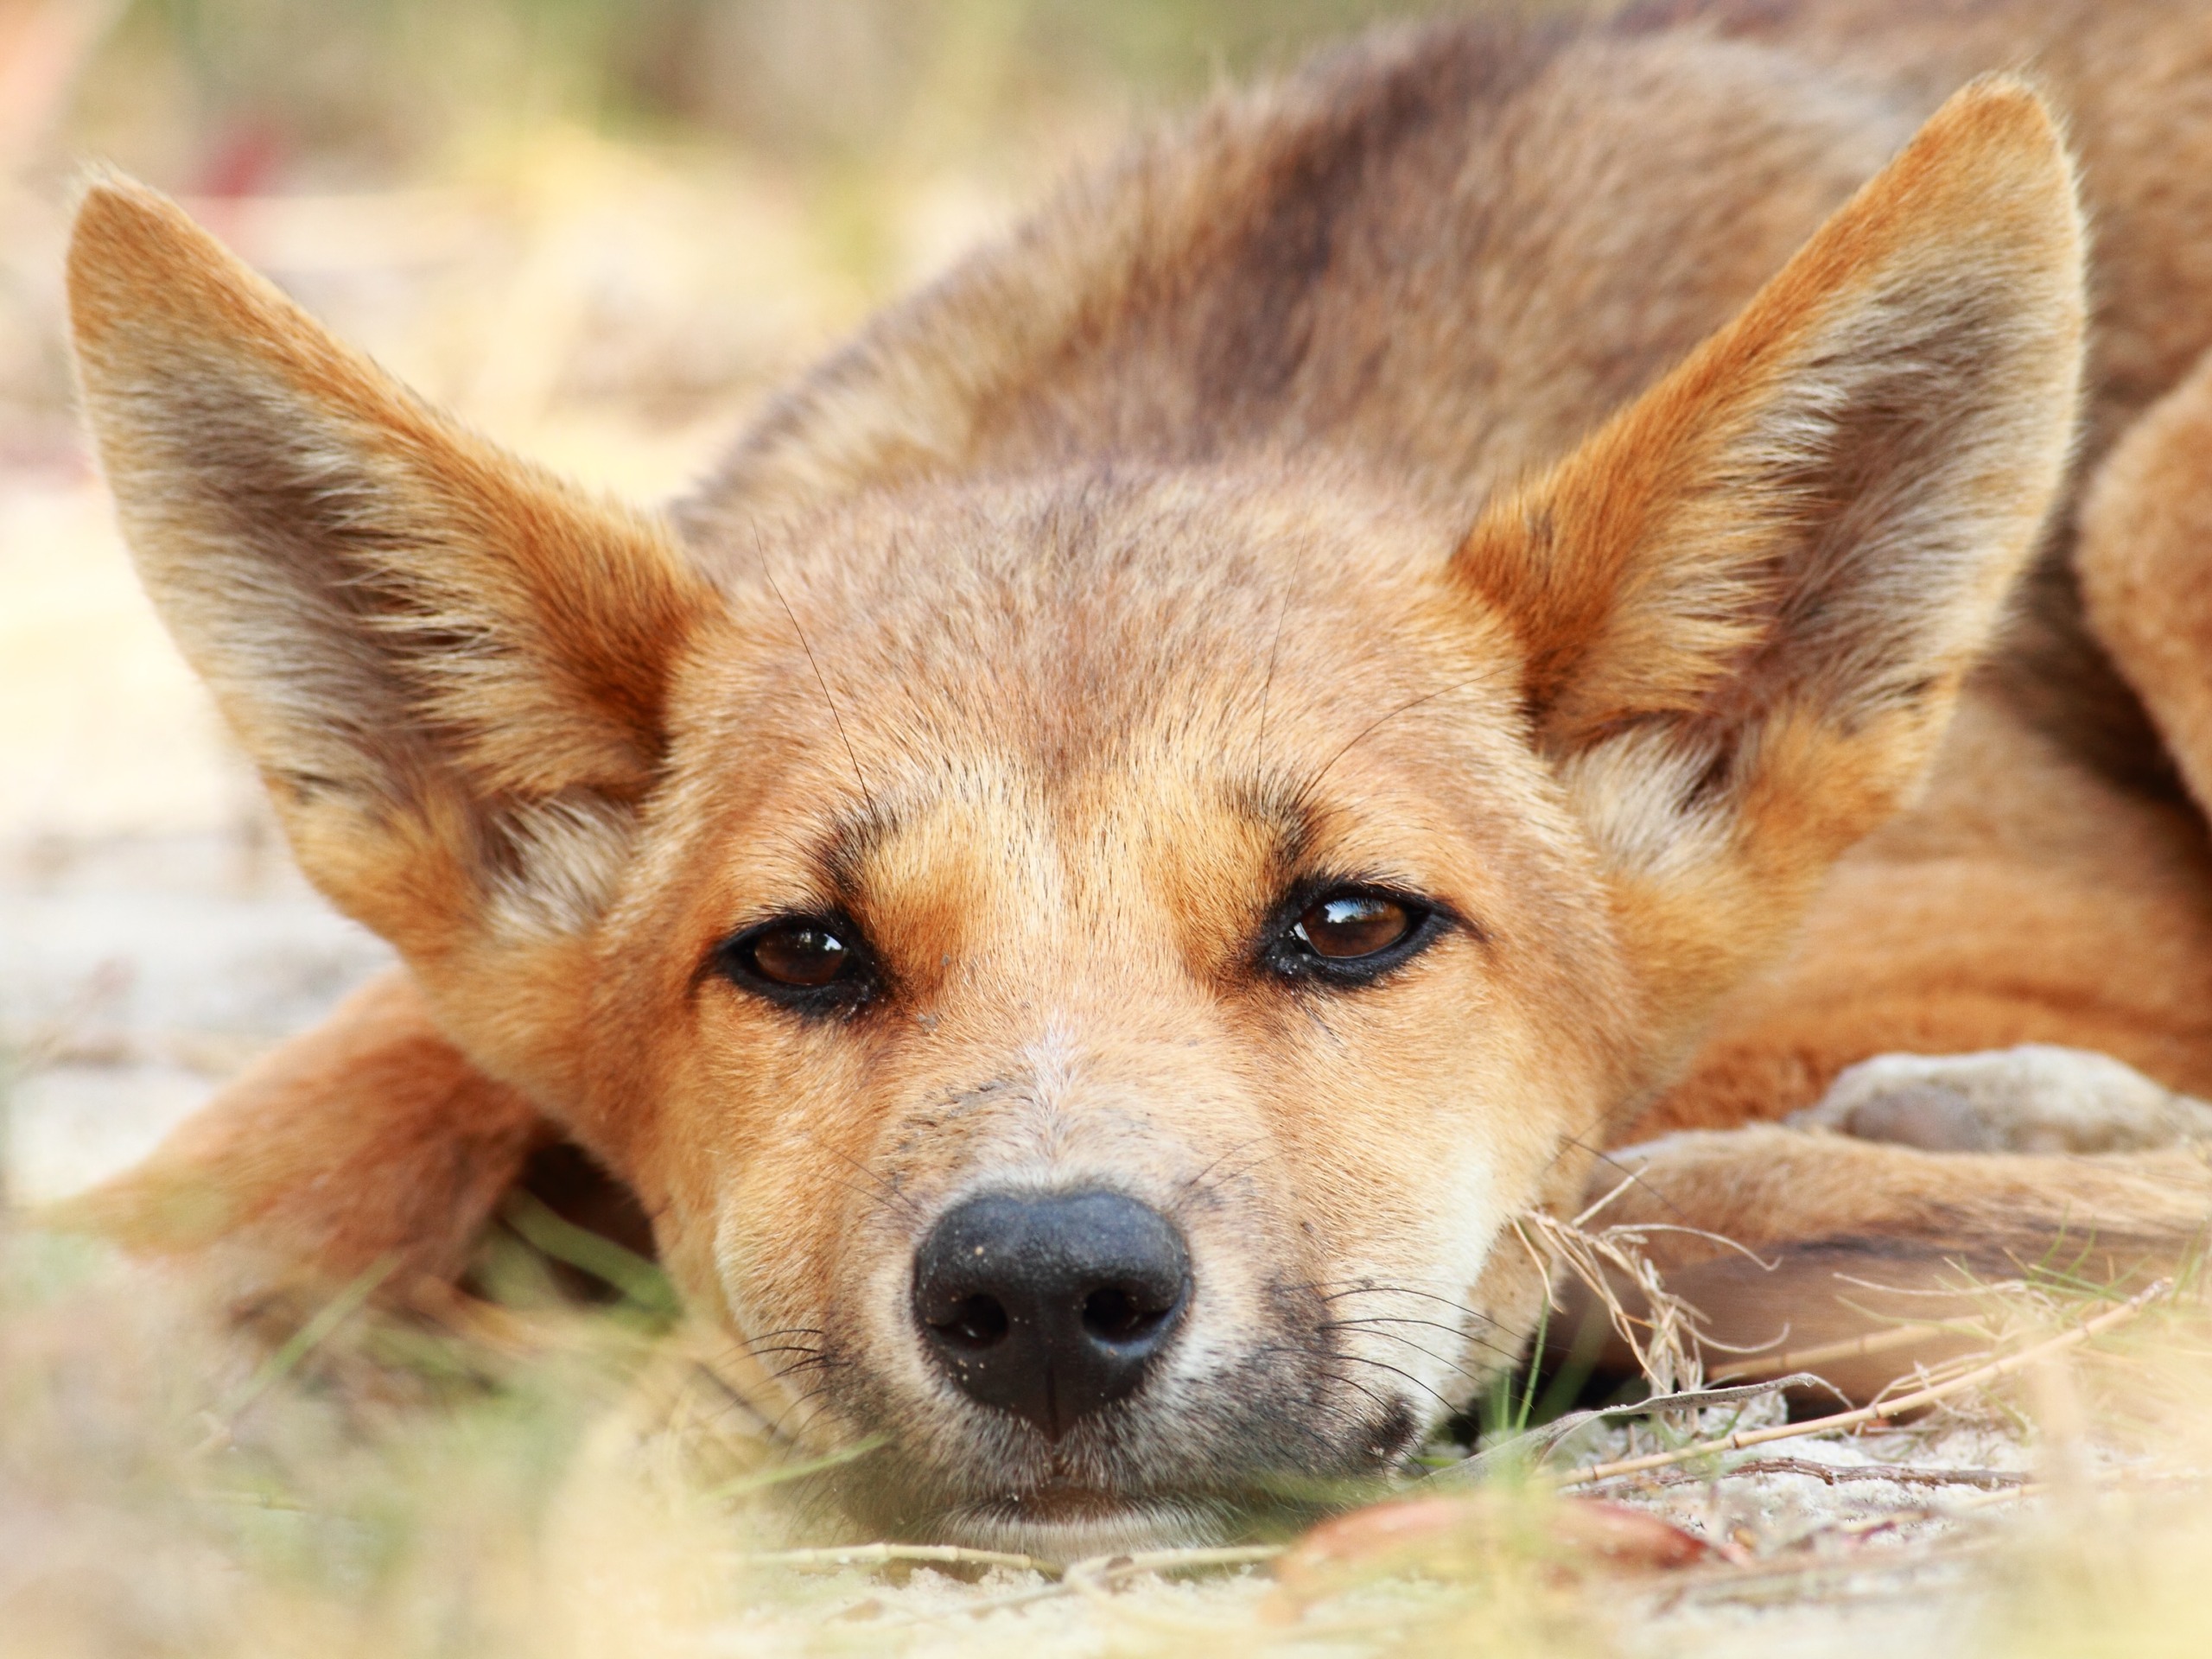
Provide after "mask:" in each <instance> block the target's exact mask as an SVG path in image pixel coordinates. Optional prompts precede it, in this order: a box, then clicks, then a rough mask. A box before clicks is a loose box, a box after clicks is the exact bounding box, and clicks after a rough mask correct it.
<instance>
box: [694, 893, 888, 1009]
mask: <svg viewBox="0 0 2212 1659" xmlns="http://www.w3.org/2000/svg"><path fill="white" fill-rule="evenodd" d="M714 965H715V969H716V970H717V971H718V972H720V973H721V975H722V976H723V977H724V978H726V979H728V980H729V981H730V982H731V983H733V984H734V985H737V986H739V987H740V988H742V989H745V990H748V991H752V992H753V993H754V994H755V995H760V996H765V997H766V998H767V999H768V1000H769V1001H773V1002H780V1003H782V1004H784V1005H785V1007H796V1008H799V1009H803V1010H805V1011H809V1012H817V1013H826V1012H828V1011H829V1010H831V1009H833V1008H837V1007H852V1006H854V1005H856V1004H858V1003H860V1002H862V1001H866V1000H867V998H868V995H869V994H870V993H871V992H872V991H873V990H874V977H873V975H872V974H871V972H870V970H869V965H868V953H867V951H866V950H865V949H864V948H863V947H862V945H861V942H860V931H859V930H858V929H857V928H855V927H854V926H853V925H852V924H851V923H849V922H847V921H844V920H842V918H836V917H829V916H783V917H779V918H776V919H775V920H774V921H772V922H763V923H761V924H760V925H759V926H757V927H748V928H747V929H746V930H745V931H743V932H742V933H739V934H737V935H735V936H734V937H733V938H728V939H725V940H723V941H722V942H721V944H718V945H716V946H715V957H714Z"/></svg>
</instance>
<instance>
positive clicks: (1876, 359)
mask: <svg viewBox="0 0 2212 1659" xmlns="http://www.w3.org/2000/svg"><path fill="white" fill-rule="evenodd" d="M2082 311H2083V302H2082V237H2081V228H2080V219H2079V215H2078V213H2077V211H2076V208H2075V199H2074V190H2073V181H2072V175H2071V173H2070V170H2069V166H2068V163H2067V159H2066V156H2065V154H2064V151H2063V149H2062V147H2061V144H2060V142H2059V139H2058V136H2057V134H2056V131H2055V130H2054V129H2053V126H2052V124H2051V120H2050V116H2049V114H2048V112H2047V111H2045V110H2044V106H2043V105H2042V104H2041V102H2040V101H2039V100H2038V99H2037V98H2036V96H2035V94H2034V93H2033V92H2030V91H2029V90H2028V89H2027V88H2025V87H2024V86H2021V85H2020V84H2019V83H2018V82H2015V81H2011V80H2005V79H1987V80H1984V81H1981V82H1978V83H1976V84H1975V85H1974V86H1969V87H1968V88H1967V89H1966V90H1965V91H1963V92H1960V93H1959V94H1958V95H1957V96H1956V97H1955V98H1953V99H1951V100H1950V102H1949V103H1948V104H1946V105H1944V106H1943V108H1942V110H1941V111H1938V112H1937V113H1936V116H1935V118H1933V119H1931V120H1930V121H1929V124H1927V126H1926V127H1925V128H1923V130H1922V131H1921V133H1920V134H1919V136H1918V137H1916V138H1915V139H1914V140H1913V142H1912V143H1911V144H1910V146H1908V147H1907V148H1906V149H1905V150H1904V152H1903V153H1902V154H1901V155H1900V156H1898V157H1897V159H1896V161H1894V162H1891V165H1890V166H1889V167H1888V168H1885V170H1884V171H1883V172H1882V173H1881V174H1880V175H1878V176H1877V177H1876V178H1875V179H1873V180H1872V181H1871V182H1870V183H1868V184H1867V185H1866V187H1865V188H1863V189H1862V190H1860V191H1859V194H1857V195H1856V196H1855V197H1854V198H1853V200H1851V201H1849V202H1848V203H1847V204H1846V205H1845V206H1844V207H1842V208H1841V209H1840V210H1839V211H1838V212H1837V213H1835V215H1834V217H1833V218H1832V219H1829V220H1828V222H1827V225H1825V226H1823V227H1822V228H1821V231H1820V232H1818V233H1817V234H1816V235H1815V237H1814V238H1813V239H1812V241H1811V242H1810V243H1809V244H1808V245H1807V246H1806V247H1805V248H1804V249H1803V251H1801V252H1800V253H1799V254H1798V255H1797V256H1796V258H1794V259H1792V260H1791V261H1790V263H1789V265H1788V266H1787V267H1785V268H1784V269H1783V271H1782V272H1781V274H1780V275H1779V276H1777V277H1775V278H1774V279H1773V281H1771V282H1770V283H1768V284H1767V286H1766V287H1765V288H1764V289H1762V290H1761V292H1760V293H1759V294H1758V296H1757V297H1756V298H1755V299H1754V300H1753V301H1752V302H1751V305H1750V306H1749V307H1748V308H1746V309H1745V311H1744V312H1743V314H1742V315H1739V316H1738V318H1737V319H1736V320H1735V321H1733V322H1732V323H1731V324H1730V325H1728V326H1727V327H1725V328H1723V329H1722V330H1721V331H1720V332H1719V334H1716V335H1714V336H1713V338H1712V339H1710V340H1707V342H1706V343H1705V344H1704V345H1703V346H1700V348H1699V349H1698V350H1697V351H1696V352H1694V353H1692V354H1691V356H1690V357H1689V358H1688V360H1686V361H1685V362H1684V363H1682V364H1681V365H1680V367H1678V368H1677V369H1676V370H1675V372H1672V373H1671V374H1669V376H1668V377H1667V378H1665V379H1664V380H1663V381H1662V382H1661V383H1660V384H1659V385H1657V386H1656V387H1655V388H1654V389H1653V390H1652V391H1649V393H1648V394H1646V395H1645V396H1644V397H1642V398H1640V399H1638V400H1637V402H1636V403H1635V404H1631V405H1630V407H1629V408H1628V409H1627V410H1624V412H1622V413H1621V414H1620V415H1619V416H1617V417H1616V418H1615V419H1613V420H1612V421H1611V423H1608V424H1607V425H1606V426H1605V427H1604V428H1602V429H1600V430H1599V431H1598V432H1597V433H1596V434H1595V435H1592V437H1591V438H1590V439H1589V440H1588V441H1586V442H1585V443H1583V444H1582V445H1581V447H1580V448H1578V449H1577V450H1575V451H1574V452H1573V454H1570V455H1569V456H1568V457H1567V459H1566V460H1565V461H1563V462H1561V463H1560V465H1559V466H1558V467H1555V468H1554V469H1553V471H1552V472H1551V473H1550V474H1549V475H1548V476H1547V477H1544V478H1542V479H1541V480H1538V481H1536V482H1535V483H1534V484H1532V485H1530V486H1527V487H1525V488H1523V489H1522V490H1520V491H1517V492H1516V493H1514V494H1513V495H1512V496H1511V497H1510V498H1509V499H1504V500H1503V501H1501V502H1499V503H1497V504H1496V505H1494V506H1493V507H1491V509H1490V510H1488V511H1487V512H1485V513H1484V516H1483V518H1482V519H1481V521H1480V522H1479V524H1478V526H1477V527H1476V529H1475V530H1474V531H1473V533H1472V534H1471V536H1470V537H1468V539H1467V541H1466V543H1465V545H1464V546H1463V547H1462V548H1461V549H1460V550H1459V553H1458V554H1457V556H1456V557H1455V559H1454V563H1453V574H1454V575H1455V577H1456V578H1457V579H1458V580H1459V581H1460V582H1464V583H1465V585H1466V586H1467V587H1468V588H1471V589H1473V590H1474V591H1475V592H1476V593H1477V594H1479V595H1480V596H1481V597H1482V598H1483V600H1484V601H1485V602H1486V603H1487V604H1488V605H1489V606H1490V607H1491V608H1492V609H1494V610H1495V611H1496V612H1497V613H1499V614H1501V615H1502V616H1503V617H1504V618H1505V619H1506V620H1507V621H1508V622H1509V624H1510V626H1512V627H1513V628H1514V629H1515V630H1516V632H1517V633H1518V634H1519V636H1520V638H1521V639H1522V643H1523V645H1524V647H1525V649H1526V652H1527V664H1528V667H1527V673H1526V682H1525V683H1526V697H1527V705H1528V708H1529V714H1530V720H1531V726H1532V728H1533V731H1534V733H1535V739H1536V741H1537V743H1538V745H1539V746H1540V747H1541V749H1542V750H1543V751H1544V752H1545V753H1547V755H1548V757H1549V758H1550V759H1551V760H1552V761H1553V763H1554V765H1555V766H1557V767H1558V769H1559V772H1560V777H1561V779H1563V781H1564V783H1565V785H1566V787H1567V791H1568V794H1569V796H1570V798H1571V799H1572V800H1573V804H1575V806H1576V807H1577V809H1578V810H1579V811H1580V814H1581V816H1582V817H1583V819H1584V821H1585V822H1586V823H1587V824H1588V825H1589V826H1590V828H1591V830H1592V835H1593V836H1594V837H1595V839H1596V841H1597V842H1598V844H1599V851H1600V854H1601V856H1603V857H1604V858H1605V860H1606V861H1608V864H1609V867H1610V868H1611V871H1612V873H1613V875H1614V879H1615V880H1616V881H1617V882H1618V883H1619V884H1620V887H1621V889H1622V891H1623V894H1624V902H1623V905H1622V911H1623V914H1624V918H1625V919H1626V921H1627V925H1629V927H1630V931H1631V932H1642V933H1643V935H1644V936H1645V938H1644V939H1643V944H1644V945H1645V947H1646V949H1647V951H1648V952H1649V956H1650V959H1654V960H1662V961H1666V962H1668V963H1670V964H1671V967H1670V968H1669V970H1668V977H1669V981H1670V984H1671V985H1673V986H1675V987H1679V988H1680V993H1681V995H1683V996H1684V997H1685V998H1686V999H1687V1000H1688V1001H1692V1002H1694V1001H1696V1000H1697V998H1698V997H1699V996H1700V995H1704V994H1706V993H1707V992H1709V991H1711V990H1713V989H1717V988H1719V985H1720V984H1721V983H1724V982H1726V980H1727V979H1728V978H1729V977H1731V976H1732V973H1733V972H1735V971H1738V970H1739V969H1740V967H1741V966H1742V965H1743V963H1744V962H1745V959H1746V957H1748V956H1750V955H1752V954H1755V953H1756V952H1757V951H1758V950H1760V949H1763V948H1764V946H1766V945H1767V944H1770V943H1771V942H1772V941H1773V940H1774V939H1775V938H1776V937H1777V934H1778V932H1779V931H1780V929H1781V928H1782V927H1783V926H1786V925H1789V923H1791V922H1793V921H1794V920H1795V917H1796V910H1797V904H1796V900H1797V899H1800V898H1801V897H1802V896H1803V895H1804V894H1805V893H1807V892H1808V889H1809V885H1810V883H1811V881H1812V880H1815V879H1816V878H1817V877H1818V875H1819V874H1821V871H1822V870H1823V869H1825V868H1826V867H1827V863H1828V862H1829V861H1830V860H1832V859H1833V858H1834V856H1835V855H1837V854H1838V853H1839V852H1840V851H1841V850H1842V849H1843V848H1844V847H1846V846H1847V845H1848V844H1849V843H1850V842H1852V841H1853V840H1854V839H1855V838H1857V837H1858V836H1861V835H1863V834H1865V833H1866V831H1867V830H1869V829H1872V828H1873V827H1874V826H1875V825H1876V824H1878V823H1880V822H1881V821H1882V820H1883V819H1884V818H1885V817H1887V816H1888V815H1889V814H1890V813H1891V812H1892V811H1894V810H1896V809H1897V807H1898V806H1899V805H1900V804H1902V802H1903V800H1904V798H1905V796H1906V795H1907V793H1908V791H1910V790H1911V789H1912V788H1913V786H1914V785H1916V782H1917V780H1918V778H1919V776H1920V773H1921V772H1922V770H1923V766H1924V765H1925V763H1926V761H1927V760H1928V759H1929V755H1930V753H1931V752H1932V749H1933V747H1934V744H1935V742H1936V739H1937V738H1938V736H1939V735H1940V734H1941V733H1942V728H1943V727H1944V724H1945V722H1946V721H1947V719H1948V715H1949V713H1950V709H1951V708H1952V705H1953V703H1954V702H1955V697H1956V694H1957V691H1958V688H1959V685H1960V683H1961V679H1962V677H1963V676H1964V675H1965V673H1966V671H1967V668H1968V667H1969V666H1970V665H1971V664H1973V662H1974V659H1975V658H1976V656H1977V654H1978V653H1979V652H1980V650H1981V649H1982V648H1983V646H1984V645H1985V644H1986V640H1987V639H1988V637H1989V634H1990V632H1991V630H1992V627H1993V625H1994V623H1995V622H1996V620H1997V619H1998V617H1999V613H2000V610H2001V607H2002V606H2003V603H2004V599H2005V594H2006V591H2007V589H2008V588H2009V587H2010V585H2011V583H2012V580H2013V578H2014V576H2015V575H2017V574H2018V572H2019V570H2020V569H2021V568H2022V565H2023V563H2024V560H2025V559H2026V558H2027V556H2029V555H2030V553H2031V551H2032V550H2033V549H2034V546H2035V543H2036V541H2037V536H2038V533H2039V531H2040V528H2041V526H2042V524H2043V522H2044V517H2045V514H2046V513H2047V512H2048V511H2049V509H2050V505H2051V503H2052V501H2053V500H2054V499H2055V497H2056V493H2057V491H2058V489H2059V486H2060V485H2061V483H2062V481H2063V475H2064V471H2065V466H2066V461H2067V458H2068V454H2069V442H2070V437H2071V433H2072V429H2073V423H2074V416H2075V396H2076V390H2077V383H2078V379H2079V375H2080V364H2081V340H2082ZM1708 968H1709V969H1711V971H1706V969H1708Z"/></svg>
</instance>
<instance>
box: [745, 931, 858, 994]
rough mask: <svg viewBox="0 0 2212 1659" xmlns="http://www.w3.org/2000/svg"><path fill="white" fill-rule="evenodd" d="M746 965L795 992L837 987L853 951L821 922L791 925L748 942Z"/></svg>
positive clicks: (755, 937)
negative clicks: (797, 990)
mask: <svg viewBox="0 0 2212 1659" xmlns="http://www.w3.org/2000/svg"><path fill="white" fill-rule="evenodd" d="M746 955H747V957H748V961H747V963H746V965H747V967H749V968H751V969H753V972H754V973H756V974H758V975H760V977H761V978H763V979H765V980H768V981H771V982H773V983H775V984H778V985H789V986H791V987H792V988H794V989H804V990H816V989H819V988H821V987H823V986H824V985H829V984H832V983H834V982H836V980H837V978H838V977H839V976H841V975H842V974H843V973H844V972H845V971H846V969H849V967H850V966H851V965H852V961H853V952H852V948H851V947H850V946H849V945H848V944H846V943H845V942H844V941H843V940H842V939H841V938H838V937H837V936H836V934H835V933H833V932H831V931H829V928H827V927H826V926H824V925H823V924H821V923H819V922H792V923H788V924H786V925H783V926H780V927H771V928H767V929H766V930H764V931H760V932H758V933H755V934H753V936H752V937H751V938H748V939H747V941H746Z"/></svg>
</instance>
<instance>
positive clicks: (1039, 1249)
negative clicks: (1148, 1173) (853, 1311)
mask: <svg viewBox="0 0 2212 1659" xmlns="http://www.w3.org/2000/svg"><path fill="white" fill-rule="evenodd" d="M1190 1294H1191V1259H1190V1255H1189V1254H1188V1253H1187V1252H1186V1251H1185V1249H1184V1248H1183V1240H1182V1236H1181V1235H1179V1233H1177V1232H1176V1230H1175V1229H1174V1228H1173V1226H1172V1225H1170V1224H1169V1223H1168V1220H1167V1217H1165V1216H1163V1215H1161V1214H1160V1212H1159V1211H1156V1210H1152V1209H1147V1207H1146V1206H1145V1205H1141V1204H1139V1203H1138V1202H1137V1201H1136V1200H1135V1198H1123V1197H1122V1195H1121V1194H1120V1193H1118V1192H1050V1193H1038V1194H1015V1193H1011V1192H987V1193H985V1194H983V1195H982V1197H980V1198H970V1199H969V1200H968V1201H967V1202H966V1203H965V1204H963V1205H958V1206H957V1207H956V1208H954V1209H952V1210H950V1211H947V1212H946V1214H945V1216H944V1219H942V1220H941V1221H939V1222H938V1224H937V1226H936V1228H935V1229H934V1230H932V1231H931V1234H930V1236H929V1237H928V1238H927V1239H926V1240H925V1241H924V1243H923V1244H922V1248H921V1249H919V1250H918V1251H917V1252H916V1253H915V1256H914V1317H915V1318H916V1319H918V1320H920V1321H921V1326H922V1335H923V1336H924V1338H925V1339H926V1340H927V1342H928V1344H929V1346H930V1349H931V1352H933V1353H934V1354H935V1355H936V1356H937V1357H938V1363H940V1364H942V1365H943V1366H944V1369H945V1371H946V1373H947V1374H948V1375H949V1376H950V1377H951V1378H952V1380H953V1382H954V1383H957V1384H958V1385H959V1387H960V1389H961V1390H962V1392H963V1393H965V1394H966V1395H969V1398H971V1399H975V1400H979V1401H981V1402H982V1403H983V1404H985V1405H987V1406H997V1407H999V1408H1001V1409H1002V1410H1006V1411H1010V1412H1013V1413H1014V1414H1015V1415H1016V1416H1019V1417H1025V1418H1027V1419H1028V1421H1031V1422H1033V1423H1034V1424H1036V1425H1037V1427H1039V1428H1041V1429H1043V1430H1044V1431H1045V1433H1046V1435H1047V1436H1049V1437H1050V1438H1051V1439H1052V1440H1058V1439H1059V1438H1060V1436H1061V1435H1063V1434H1065V1433H1067V1431H1068V1429H1069V1427H1070V1426H1071V1425H1072V1424H1073V1423H1074V1422H1075V1421H1076V1420H1077V1418H1079V1417H1083V1416H1085V1415H1087V1414H1090V1413H1091V1412H1094V1411H1096V1410H1097V1409H1098V1408H1100V1407H1101V1406H1104V1405H1107V1404H1109V1403H1110V1402H1114V1401H1116V1400H1119V1399H1120V1398H1122V1395H1126V1394H1128V1393H1129V1392H1130V1391H1131V1390H1132V1389H1135V1387H1136V1386H1137V1384H1138V1383H1140V1382H1141V1381H1142V1380H1143V1378H1144V1373H1145V1368H1146V1366H1147V1365H1148V1364H1150V1363H1151V1362H1152V1360H1153V1358H1154V1356H1155V1355H1157V1354H1158V1353H1159V1352H1160V1350H1161V1349H1162V1348H1164V1347H1166V1345H1167V1338H1168V1337H1169V1336H1170V1335H1171V1334H1172V1333H1173V1331H1174V1329H1175V1325H1176V1323H1177V1321H1179V1319H1181V1318H1182V1317H1183V1308H1184V1306H1185V1303H1187V1302H1188V1301H1189V1300H1190Z"/></svg>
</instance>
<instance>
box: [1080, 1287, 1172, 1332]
mask: <svg viewBox="0 0 2212 1659" xmlns="http://www.w3.org/2000/svg"><path fill="white" fill-rule="evenodd" d="M1179 1300H1181V1299H1180V1298H1179V1297H1171V1298H1169V1299H1168V1300H1166V1301H1162V1300H1160V1299H1159V1298H1158V1297H1157V1296H1155V1295H1154V1294H1152V1293H1150V1292H1148V1291H1146V1290H1143V1289H1140V1288H1134V1287H1129V1286H1125V1285H1109V1286H1107V1287H1104V1288H1103V1289H1100V1290H1094V1291H1092V1292H1091V1293H1090V1295H1088V1296H1086V1297H1084V1299H1083V1328H1084V1330H1085V1331H1087V1332H1090V1335H1091V1336H1093V1337H1095V1338H1097V1339H1098V1340H1099V1341H1100V1342H1110V1343H1113V1344H1116V1346H1127V1345H1128V1344H1132V1343H1140V1342H1147V1341H1149V1340H1150V1339H1151V1338H1153V1337H1154V1335H1156V1334H1158V1332H1160V1328H1161V1327H1162V1326H1163V1325H1166V1323H1167V1319H1168V1316H1169V1315H1170V1314H1172V1313H1174V1311H1175V1304H1176V1302H1177V1301H1179Z"/></svg>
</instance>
